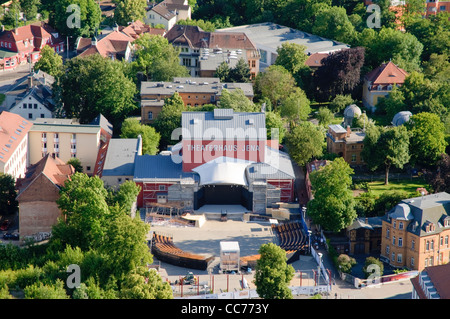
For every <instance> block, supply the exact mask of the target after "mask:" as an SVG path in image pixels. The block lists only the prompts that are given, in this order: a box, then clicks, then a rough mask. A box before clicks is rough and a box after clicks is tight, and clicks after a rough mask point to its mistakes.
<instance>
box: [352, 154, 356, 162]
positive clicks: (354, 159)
mask: <svg viewBox="0 0 450 319" xmlns="http://www.w3.org/2000/svg"><path fill="white" fill-rule="evenodd" d="M352 162H356V154H352Z"/></svg>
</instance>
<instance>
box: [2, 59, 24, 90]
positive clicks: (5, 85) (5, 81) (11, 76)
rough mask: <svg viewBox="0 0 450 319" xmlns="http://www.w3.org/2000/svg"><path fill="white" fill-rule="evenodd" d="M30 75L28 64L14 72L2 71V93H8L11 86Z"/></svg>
mask: <svg viewBox="0 0 450 319" xmlns="http://www.w3.org/2000/svg"><path fill="white" fill-rule="evenodd" d="M29 74H30V67H29V65H28V64H24V65H20V66H18V67H17V68H15V69H14V70H6V71H2V70H0V93H5V92H8V90H9V89H10V87H11V85H12V84H13V83H14V82H15V81H16V80H17V79H19V78H23V77H26V76H28V75H29Z"/></svg>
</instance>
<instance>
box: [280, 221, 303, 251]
mask: <svg viewBox="0 0 450 319" xmlns="http://www.w3.org/2000/svg"><path fill="white" fill-rule="evenodd" d="M272 231H273V233H274V234H275V236H276V238H277V242H278V246H280V247H281V248H283V249H284V250H286V253H287V254H290V253H294V252H297V251H300V252H305V251H306V250H307V248H308V237H307V235H306V234H305V233H304V231H303V228H302V225H301V224H300V223H299V222H296V221H295V222H288V223H282V224H278V225H275V224H272Z"/></svg>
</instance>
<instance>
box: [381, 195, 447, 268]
mask: <svg viewBox="0 0 450 319" xmlns="http://www.w3.org/2000/svg"><path fill="white" fill-rule="evenodd" d="M449 238H450V194H448V193H445V192H441V193H436V194H431V195H423V196H420V197H414V198H409V199H404V200H402V201H401V202H400V203H399V204H398V205H396V206H395V207H394V208H393V209H391V210H390V211H389V212H387V213H386V214H385V215H384V216H383V218H382V235H381V256H380V259H382V260H383V261H385V262H387V263H389V264H390V265H392V266H394V267H398V268H408V269H412V270H418V271H421V270H423V269H424V268H426V267H429V266H435V265H442V264H445V263H448V262H449V261H450V242H449Z"/></svg>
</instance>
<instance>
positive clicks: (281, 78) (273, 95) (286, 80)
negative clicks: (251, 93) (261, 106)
mask: <svg viewBox="0 0 450 319" xmlns="http://www.w3.org/2000/svg"><path fill="white" fill-rule="evenodd" d="M294 89H295V80H294V77H293V76H292V74H290V73H289V71H288V70H286V69H285V68H284V67H282V66H281V65H271V66H269V67H268V68H267V69H265V70H264V72H260V73H258V75H257V76H256V79H255V91H256V93H257V94H258V95H259V97H260V98H261V99H262V98H267V99H269V101H270V102H271V104H272V107H273V108H274V110H276V109H277V108H278V106H279V105H280V104H281V103H282V101H283V100H284V99H286V98H287V97H288V96H289V94H291V93H292V92H293V91H294Z"/></svg>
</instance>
